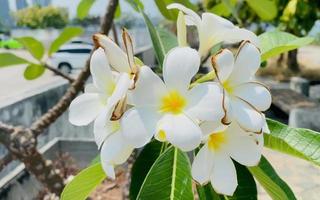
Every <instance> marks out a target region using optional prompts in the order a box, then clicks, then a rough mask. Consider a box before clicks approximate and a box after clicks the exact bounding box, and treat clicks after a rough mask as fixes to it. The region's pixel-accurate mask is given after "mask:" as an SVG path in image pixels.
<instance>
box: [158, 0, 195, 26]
mask: <svg viewBox="0 0 320 200" xmlns="http://www.w3.org/2000/svg"><path fill="white" fill-rule="evenodd" d="M155 3H156V5H157V7H158V9H159V11H160V12H161V14H162V15H163V16H164V17H165V18H167V19H168V20H172V21H176V20H177V17H178V13H179V11H178V10H177V9H170V10H169V9H167V6H168V5H169V4H172V3H180V4H182V5H184V6H186V7H188V8H190V9H192V10H194V11H196V10H197V6H195V5H193V4H192V3H191V2H190V1H189V0H155Z"/></svg>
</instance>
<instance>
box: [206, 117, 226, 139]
mask: <svg viewBox="0 0 320 200" xmlns="http://www.w3.org/2000/svg"><path fill="white" fill-rule="evenodd" d="M227 127H228V126H226V125H223V124H222V123H221V121H220V120H219V121H205V122H203V123H201V124H200V128H201V130H202V134H203V135H204V136H208V135H210V134H212V133H218V132H222V131H224V130H225V129H226V128H227Z"/></svg>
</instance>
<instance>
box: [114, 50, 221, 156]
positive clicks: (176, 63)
mask: <svg viewBox="0 0 320 200" xmlns="http://www.w3.org/2000/svg"><path fill="white" fill-rule="evenodd" d="M199 65H200V57H199V54H198V52H197V51H196V50H194V49H191V48H190V47H176V48H174V49H172V50H171V51H170V52H169V53H168V54H167V55H166V57H165V60H164V66H163V78H164V82H163V81H162V80H161V79H160V77H158V76H157V75H156V74H155V73H154V72H152V70H151V69H150V68H148V67H141V69H140V73H139V79H138V81H137V83H136V88H135V90H133V91H132V96H131V97H132V103H133V104H134V106H135V107H134V108H131V109H130V110H128V111H127V112H126V113H125V114H124V115H123V117H122V119H121V121H120V123H121V129H122V131H123V134H124V136H125V137H126V138H127V139H128V140H129V141H131V142H132V143H133V144H134V146H135V147H141V146H143V145H144V144H146V143H147V142H148V141H149V140H150V139H151V137H152V136H153V135H154V134H155V137H156V139H158V140H160V141H169V142H170V143H172V144H173V145H174V146H177V147H179V148H180V149H182V150H184V151H190V150H192V149H194V148H195V147H197V146H198V145H199V144H200V142H201V137H202V134H201V129H200V127H199V125H198V120H212V121H214V120H220V119H221V118H222V117H223V110H222V106H221V104H222V90H221V88H220V87H219V86H218V85H217V84H214V83H204V84H199V85H197V86H195V87H194V88H192V89H189V86H190V81H191V79H192V77H193V76H194V75H195V74H196V73H197V72H198V70H199Z"/></svg>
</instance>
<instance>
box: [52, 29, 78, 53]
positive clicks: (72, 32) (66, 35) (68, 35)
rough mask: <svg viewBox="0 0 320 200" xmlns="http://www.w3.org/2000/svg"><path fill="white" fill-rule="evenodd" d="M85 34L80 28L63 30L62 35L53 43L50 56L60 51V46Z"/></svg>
mask: <svg viewBox="0 0 320 200" xmlns="http://www.w3.org/2000/svg"><path fill="white" fill-rule="evenodd" d="M82 33H83V29H82V28H80V27H67V28H65V29H63V31H62V32H61V33H60V35H59V36H58V37H57V38H56V39H55V40H54V41H53V42H52V44H51V46H50V48H49V52H48V55H49V56H50V55H52V54H53V53H54V52H56V51H58V50H59V48H60V46H61V45H63V44H65V43H66V42H68V41H70V40H71V39H72V38H73V37H76V36H79V35H81V34H82Z"/></svg>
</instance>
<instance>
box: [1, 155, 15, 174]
mask: <svg viewBox="0 0 320 200" xmlns="http://www.w3.org/2000/svg"><path fill="white" fill-rule="evenodd" d="M13 160H14V157H13V156H12V154H11V153H8V154H6V155H5V156H3V157H2V158H1V160H0V171H1V170H3V168H5V167H6V166H7V165H8V164H9V163H10V162H11V161H13Z"/></svg>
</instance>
